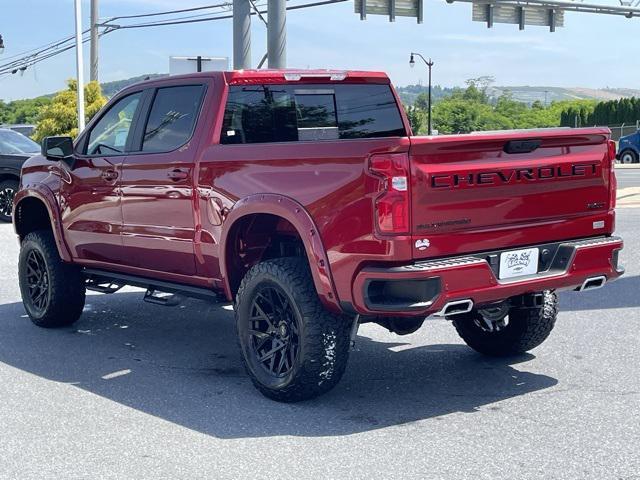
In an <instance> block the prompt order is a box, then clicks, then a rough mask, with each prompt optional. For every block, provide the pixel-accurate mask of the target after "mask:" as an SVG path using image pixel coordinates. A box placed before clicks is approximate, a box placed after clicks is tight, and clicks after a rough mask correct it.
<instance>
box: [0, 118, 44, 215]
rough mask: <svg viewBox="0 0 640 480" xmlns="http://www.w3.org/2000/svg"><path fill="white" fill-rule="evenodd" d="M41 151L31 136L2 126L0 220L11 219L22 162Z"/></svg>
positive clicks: (0, 143) (0, 140)
mask: <svg viewBox="0 0 640 480" xmlns="http://www.w3.org/2000/svg"><path fill="white" fill-rule="evenodd" d="M39 152H40V145H38V144H37V143H36V142H34V141H33V140H31V139H30V138H27V137H25V136H24V135H22V134H20V133H18V132H14V131H13V130H9V129H5V128H0V222H10V221H11V211H12V209H13V196H14V195H15V193H16V192H17V191H18V184H19V182H20V169H21V168H22V164H23V163H24V162H25V160H27V159H28V158H29V157H32V156H33V155H35V154H37V153H39Z"/></svg>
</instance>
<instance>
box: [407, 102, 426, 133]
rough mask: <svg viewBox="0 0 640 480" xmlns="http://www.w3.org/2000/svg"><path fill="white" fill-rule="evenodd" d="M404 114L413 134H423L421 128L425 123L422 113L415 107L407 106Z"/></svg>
mask: <svg viewBox="0 0 640 480" xmlns="http://www.w3.org/2000/svg"><path fill="white" fill-rule="evenodd" d="M405 112H407V118H408V119H409V123H410V124H411V130H413V134H414V135H418V134H420V133H424V131H423V126H424V125H425V123H426V122H425V118H424V113H423V111H422V110H421V109H419V108H418V107H416V106H408V107H405Z"/></svg>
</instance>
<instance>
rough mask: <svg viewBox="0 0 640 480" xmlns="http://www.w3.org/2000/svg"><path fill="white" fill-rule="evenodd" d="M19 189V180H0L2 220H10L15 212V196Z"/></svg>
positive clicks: (0, 215)
mask: <svg viewBox="0 0 640 480" xmlns="http://www.w3.org/2000/svg"><path fill="white" fill-rule="evenodd" d="M17 191H18V181H17V180H4V181H3V182H0V222H10V221H11V214H12V213H13V197H14V196H15V195H16V193H17Z"/></svg>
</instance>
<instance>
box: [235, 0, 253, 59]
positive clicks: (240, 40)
mask: <svg viewBox="0 0 640 480" xmlns="http://www.w3.org/2000/svg"><path fill="white" fill-rule="evenodd" d="M233 68H234V70H242V69H246V68H251V4H250V3H249V0H233Z"/></svg>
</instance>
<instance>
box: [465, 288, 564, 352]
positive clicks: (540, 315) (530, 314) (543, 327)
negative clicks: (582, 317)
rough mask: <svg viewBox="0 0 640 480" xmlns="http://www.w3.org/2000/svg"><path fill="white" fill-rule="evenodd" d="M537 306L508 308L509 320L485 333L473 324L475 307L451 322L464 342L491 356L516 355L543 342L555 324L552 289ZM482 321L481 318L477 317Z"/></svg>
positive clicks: (554, 305)
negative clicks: (496, 329) (503, 325)
mask: <svg viewBox="0 0 640 480" xmlns="http://www.w3.org/2000/svg"><path fill="white" fill-rule="evenodd" d="M543 295H544V299H543V305H542V307H539V308H511V309H510V310H509V323H508V324H507V326H506V327H505V328H504V329H503V330H500V331H497V332H488V331H485V330H483V329H482V328H480V327H479V326H478V325H477V324H476V320H478V316H479V315H480V314H479V313H478V311H477V310H473V311H471V312H469V313H467V314H461V315H456V316H455V317H454V318H453V325H454V326H455V327H456V330H457V331H458V335H460V337H462V339H463V340H464V341H465V343H466V344H467V345H469V346H470V347H471V348H473V349H474V350H476V351H478V352H480V353H482V354H484V355H489V356H493V357H505V356H511V355H519V354H522V353H524V352H528V351H529V350H531V349H533V348H535V347H537V346H538V345H540V344H541V343H542V342H544V341H545V340H546V339H547V337H548V336H549V334H550V333H551V330H553V327H554V325H555V323H556V317H557V315H558V297H557V296H556V294H555V292H549V291H546V292H544V294H543ZM480 321H481V320H480Z"/></svg>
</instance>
